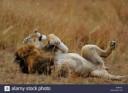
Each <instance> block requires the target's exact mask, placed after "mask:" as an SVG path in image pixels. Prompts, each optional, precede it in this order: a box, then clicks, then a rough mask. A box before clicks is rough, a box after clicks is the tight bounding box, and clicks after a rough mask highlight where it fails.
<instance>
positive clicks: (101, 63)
mask: <svg viewBox="0 0 128 93" xmlns="http://www.w3.org/2000/svg"><path fill="white" fill-rule="evenodd" d="M90 52H91V55H90V56H91V59H92V60H89V61H90V62H92V63H94V64H96V65H99V66H100V67H101V68H105V69H106V67H105V65H104V60H103V59H102V58H101V57H100V56H99V54H98V53H97V52H96V51H95V50H90Z"/></svg>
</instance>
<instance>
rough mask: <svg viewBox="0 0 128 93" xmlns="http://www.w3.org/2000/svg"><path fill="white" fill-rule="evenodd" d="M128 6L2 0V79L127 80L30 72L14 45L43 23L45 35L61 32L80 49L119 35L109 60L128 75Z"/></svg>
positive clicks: (112, 0)
mask: <svg viewBox="0 0 128 93" xmlns="http://www.w3.org/2000/svg"><path fill="white" fill-rule="evenodd" d="M127 9H128V1H127V0H61V1H60V0H0V33H1V34H0V37H1V38H0V72H1V75H0V84H70V83H73V84H124V83H127V84H128V80H127V79H124V80H122V81H111V80H106V79H102V78H91V77H89V78H81V77H78V78H76V79H75V80H69V79H63V78H53V77H51V76H43V75H37V74H34V75H26V74H23V73H21V72H20V71H19V67H18V66H17V65H16V64H14V63H13V60H14V56H13V54H14V50H15V47H16V46H17V45H19V44H20V42H21V41H22V39H23V38H24V37H25V36H27V35H28V34H29V33H31V31H32V30H33V29H35V28H38V29H39V31H40V32H41V33H44V34H46V35H48V34H49V33H54V34H56V35H57V36H58V37H60V38H61V39H62V41H64V42H65V44H67V45H68V47H69V48H70V51H71V52H77V53H80V50H81V47H82V46H83V45H85V44H88V43H91V44H96V45H98V46H100V47H102V48H106V47H107V44H108V42H109V41H111V40H115V41H116V42H117V47H116V50H115V51H114V52H113V53H112V54H111V55H110V56H109V57H108V58H107V60H106V63H105V64H106V65H107V66H108V67H109V68H110V71H109V72H110V73H112V74H115V75H119V74H120V75H128V69H127V67H128V63H127V62H128V49H127V44H128V31H127V30H128V11H127Z"/></svg>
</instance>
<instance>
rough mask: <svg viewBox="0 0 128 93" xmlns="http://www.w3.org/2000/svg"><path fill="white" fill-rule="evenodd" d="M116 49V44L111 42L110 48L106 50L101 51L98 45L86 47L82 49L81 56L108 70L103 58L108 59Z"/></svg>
mask: <svg viewBox="0 0 128 93" xmlns="http://www.w3.org/2000/svg"><path fill="white" fill-rule="evenodd" d="M114 48H115V42H114V41H111V42H110V45H109V47H108V48H107V49H106V50H103V49H101V48H100V47H98V46H96V45H90V44H88V45H85V46H83V47H82V50H81V56H82V57H84V58H85V59H87V60H89V61H90V62H92V63H93V64H95V65H97V66H98V65H101V66H102V68H106V67H105V65H104V60H103V58H106V57H108V56H109V55H110V54H111V53H112V51H113V50H114Z"/></svg>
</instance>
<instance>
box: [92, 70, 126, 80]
mask: <svg viewBox="0 0 128 93" xmlns="http://www.w3.org/2000/svg"><path fill="white" fill-rule="evenodd" d="M91 76H96V77H103V78H108V79H112V80H120V79H122V78H124V77H125V76H115V75H112V74H109V73H108V72H107V71H106V70H105V69H97V70H94V71H92V72H91Z"/></svg>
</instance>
